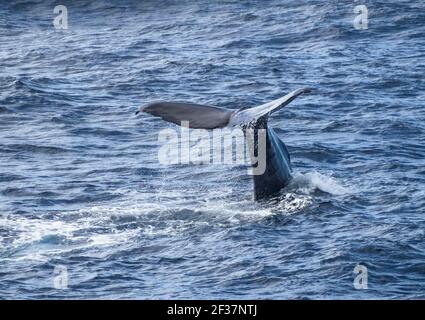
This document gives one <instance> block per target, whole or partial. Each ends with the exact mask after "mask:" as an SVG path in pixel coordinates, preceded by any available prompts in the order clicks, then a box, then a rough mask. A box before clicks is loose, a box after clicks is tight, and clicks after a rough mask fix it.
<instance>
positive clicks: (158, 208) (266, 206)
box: [0, 0, 425, 299]
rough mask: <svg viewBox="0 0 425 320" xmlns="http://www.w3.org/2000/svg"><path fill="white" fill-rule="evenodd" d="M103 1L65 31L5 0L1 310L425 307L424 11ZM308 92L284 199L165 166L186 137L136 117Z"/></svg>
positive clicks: (214, 172)
mask: <svg viewBox="0 0 425 320" xmlns="http://www.w3.org/2000/svg"><path fill="white" fill-rule="evenodd" d="M88 2H89V1H72V4H69V5H68V14H69V29H68V30H67V31H55V29H54V28H53V24H52V20H53V18H54V17H55V14H54V13H53V7H54V5H56V4H57V2H56V1H7V2H6V1H2V2H1V3H0V71H1V72H0V213H1V216H0V298H6V299H10V298H34V299H40V298H242V299H244V298H268V299H269V298H271V299H282V298H291V299H292V298H342V299H346V298H361V299H363V298H364V299H369V298H425V281H424V280H425V244H424V239H425V233H424V227H425V223H424V219H425V216H424V206H425V200H424V198H425V192H424V182H425V178H424V177H425V169H424V164H425V161H424V157H425V148H424V145H425V136H424V132H425V126H424V120H425V111H424V101H425V93H424V88H425V81H424V79H423V78H424V71H425V63H424V61H425V60H424V57H425V40H424V35H425V26H424V21H425V4H424V2H423V1H421V0H416V1H400V0H399V1H366V2H363V3H365V4H366V5H367V6H368V9H369V29H367V30H356V29H355V28H354V27H353V19H354V17H355V14H354V7H355V5H357V4H360V3H361V2H353V1H326V2H325V1H299V0H294V1H245V2H244V3H240V2H239V1H143V2H140V3H139V1H92V2H91V4H89V3H88ZM304 86H310V87H313V88H315V89H316V92H315V93H314V94H312V95H310V96H305V97H302V98H299V99H298V100H296V101H295V102H293V103H292V104H291V105H290V106H288V107H287V108H285V109H284V110H282V111H280V112H278V113H277V114H275V115H274V116H273V117H272V119H271V121H270V125H272V126H273V127H274V128H276V131H277V133H278V135H279V136H280V137H281V138H282V139H283V140H284V141H285V142H286V144H287V145H288V148H289V151H290V153H291V156H292V162H293V167H294V172H295V179H294V181H293V183H292V184H291V185H290V186H289V187H288V188H287V189H286V190H284V191H283V193H282V195H281V196H280V197H279V198H278V199H274V200H271V201H269V202H267V203H261V204H259V203H255V202H253V201H252V200H251V197H252V193H251V188H252V186H251V184H250V179H249V178H247V177H246V176H245V175H244V173H245V171H244V169H242V168H240V167H229V166H220V165H205V166H189V165H174V166H163V165H160V164H159V163H158V158H157V152H158V147H159V145H158V142H157V139H158V136H157V133H158V131H159V130H161V129H164V128H175V127H174V126H173V125H172V124H168V123H165V122H161V121H158V120H154V119H152V118H149V117H146V116H142V117H135V116H134V112H135V111H136V110H137V109H138V107H140V106H141V105H143V104H144V103H147V102H149V101H152V100H156V99H170V100H188V101H193V102H198V103H205V104H213V105H218V106H223V107H229V108H240V107H244V106H255V105H258V104H261V103H264V102H267V101H270V100H272V99H275V98H278V97H280V96H282V95H284V94H286V93H287V92H289V91H291V90H294V89H296V88H299V87H304ZM358 263H360V264H362V265H364V266H366V267H367V268H368V289H365V290H356V289H355V288H354V287H353V280H354V277H355V274H354V273H353V269H354V267H355V266H356V264H358ZM58 266H64V267H66V268H67V271H68V289H66V290H59V289H55V288H54V280H55V277H56V276H57V275H55V274H54V268H55V267H56V268H58ZM59 270H60V269H59ZM56 279H57V278H56Z"/></svg>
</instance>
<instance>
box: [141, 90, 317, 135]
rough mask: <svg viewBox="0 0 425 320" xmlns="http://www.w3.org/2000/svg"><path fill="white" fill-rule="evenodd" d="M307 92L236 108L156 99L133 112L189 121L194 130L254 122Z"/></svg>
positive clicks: (171, 119) (177, 120)
mask: <svg viewBox="0 0 425 320" xmlns="http://www.w3.org/2000/svg"><path fill="white" fill-rule="evenodd" d="M308 92H310V89H308V88H303V89H298V90H295V91H292V92H291V93H289V94H287V95H286V96H283V97H281V98H279V99H276V100H273V101H271V102H268V103H265V104H262V105H260V106H256V107H251V108H249V107H248V108H242V109H239V110H236V111H235V110H231V109H226V108H219V107H214V106H208V105H201V104H195V103H186V102H173V101H171V102H167V101H157V102H153V103H149V104H147V105H145V106H143V107H142V108H140V110H138V111H137V112H136V114H139V113H140V112H144V113H149V114H151V115H153V116H156V117H160V118H162V119H163V120H165V121H168V122H172V123H175V124H177V125H181V123H182V122H183V121H185V122H188V125H189V128H193V129H216V128H223V127H226V126H228V125H230V126H236V125H243V124H249V123H253V122H255V121H257V120H259V119H260V118H261V117H263V116H267V115H269V114H271V113H273V112H276V111H278V110H280V109H282V108H283V107H284V106H286V105H287V104H289V103H290V102H291V101H293V100H294V99H295V98H296V97H298V96H299V95H301V94H303V93H308Z"/></svg>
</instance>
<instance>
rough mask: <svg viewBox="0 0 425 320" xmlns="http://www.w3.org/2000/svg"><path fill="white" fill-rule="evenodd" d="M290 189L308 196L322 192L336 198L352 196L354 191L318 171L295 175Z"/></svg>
mask: <svg viewBox="0 0 425 320" xmlns="http://www.w3.org/2000/svg"><path fill="white" fill-rule="evenodd" d="M289 189H291V190H292V189H295V190H298V191H301V192H302V193H306V194H311V193H313V192H314V191H316V190H320V191H323V192H326V193H329V194H332V195H336V196H338V195H345V194H350V193H352V191H353V190H352V189H351V188H348V187H345V186H344V185H342V184H341V183H340V182H339V181H337V180H336V179H335V178H334V177H332V176H328V175H324V174H321V173H319V172H316V171H313V172H307V173H296V174H294V179H293V180H292V182H291V184H290V186H289Z"/></svg>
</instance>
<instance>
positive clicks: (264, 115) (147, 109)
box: [136, 88, 311, 201]
mask: <svg viewBox="0 0 425 320" xmlns="http://www.w3.org/2000/svg"><path fill="white" fill-rule="evenodd" d="M309 92H311V90H310V89H309V88H300V89H297V90H294V91H292V92H290V93H288V94H287V95H285V96H283V97H281V98H279V99H276V100H273V101H271V102H267V103H265V104H262V105H259V106H254V107H244V108H241V109H237V110H233V109H228V108H223V107H216V106H210V105H202V104H195V103H190V102H177V101H154V102H150V103H148V104H146V105H144V106H142V107H141V108H140V109H139V110H137V112H136V115H138V114H140V113H147V114H150V115H152V116H155V117H159V118H161V119H162V120H164V121H167V122H170V123H174V124H177V125H181V124H182V123H185V124H186V125H188V127H189V128H192V129H218V128H225V127H239V128H241V129H242V130H243V132H244V133H246V132H247V131H248V130H252V131H254V132H255V131H258V130H263V132H265V168H264V170H263V171H262V173H261V174H257V175H252V177H253V198H254V200H256V201H261V200H264V199H269V198H272V197H273V196H276V195H277V194H278V193H279V192H280V191H281V190H282V189H283V188H284V187H286V186H287V185H288V184H289V182H290V181H291V179H292V167H291V157H290V155H289V152H288V148H287V147H286V145H285V143H284V142H283V141H282V140H281V139H280V138H279V137H278V135H277V134H276V133H275V131H274V130H273V128H271V127H270V126H269V125H268V121H269V117H270V115H271V114H273V113H274V112H276V111H278V110H280V109H282V108H283V107H285V106H286V105H288V104H289V103H290V102H292V101H293V100H294V99H295V98H297V97H298V96H300V95H302V94H306V93H309ZM258 143H259V139H254V140H253V143H248V148H249V149H250V153H252V154H254V153H256V152H258V147H259V146H258ZM251 165H252V166H253V167H255V166H257V165H258V163H254V162H253V161H252V163H251Z"/></svg>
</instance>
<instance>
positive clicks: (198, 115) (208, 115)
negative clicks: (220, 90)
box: [136, 101, 233, 129]
mask: <svg viewBox="0 0 425 320" xmlns="http://www.w3.org/2000/svg"><path fill="white" fill-rule="evenodd" d="M139 112H146V113H149V114H151V115H153V116H157V117H161V118H162V119H163V120H165V121H168V122H172V123H175V124H178V125H181V123H182V121H187V122H188V125H189V128H193V129H215V128H222V127H225V126H227V124H228V123H229V119H230V116H231V115H232V113H233V111H232V110H228V109H224V108H218V107H213V106H206V105H200V104H194V103H183V102H165V101H160V102H153V103H150V104H148V105H146V106H144V107H142V108H140V110H139V111H137V112H136V114H138V113H139Z"/></svg>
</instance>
